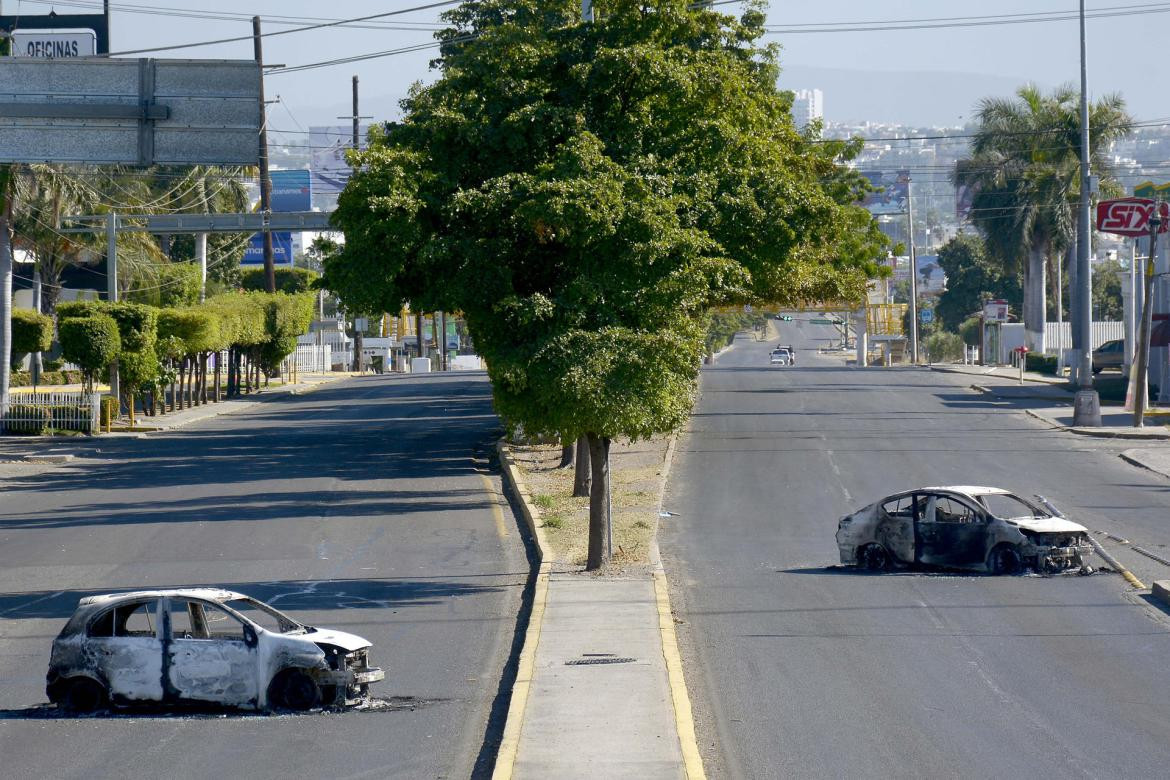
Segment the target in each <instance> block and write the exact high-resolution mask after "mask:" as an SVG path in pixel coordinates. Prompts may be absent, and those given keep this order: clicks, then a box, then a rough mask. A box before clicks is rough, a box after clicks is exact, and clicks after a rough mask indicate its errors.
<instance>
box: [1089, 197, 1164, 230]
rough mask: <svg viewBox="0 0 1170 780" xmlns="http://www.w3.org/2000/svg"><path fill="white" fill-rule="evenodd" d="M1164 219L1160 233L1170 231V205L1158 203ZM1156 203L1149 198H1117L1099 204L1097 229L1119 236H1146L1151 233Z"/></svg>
mask: <svg viewBox="0 0 1170 780" xmlns="http://www.w3.org/2000/svg"><path fill="white" fill-rule="evenodd" d="M1156 206H1157V209H1158V214H1159V215H1161V217H1162V225H1161V227H1159V228H1158V232H1159V233H1165V232H1167V231H1170V203H1157V204H1156ZM1154 208H1155V201H1152V200H1150V199H1149V198H1115V199H1113V200H1103V201H1101V202H1100V203H1098V204H1097V229H1098V230H1100V231H1101V232H1103V233H1114V234H1116V235H1119V236H1145V235H1148V234H1149V232H1150V217H1151V216H1153V214H1154Z"/></svg>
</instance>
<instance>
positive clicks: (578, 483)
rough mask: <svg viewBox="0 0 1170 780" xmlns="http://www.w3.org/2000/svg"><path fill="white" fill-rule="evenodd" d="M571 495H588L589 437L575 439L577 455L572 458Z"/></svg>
mask: <svg viewBox="0 0 1170 780" xmlns="http://www.w3.org/2000/svg"><path fill="white" fill-rule="evenodd" d="M574 460H575V461H576V462H575V464H574V465H575V466H576V468H575V470H574V473H573V497H574V498H585V497H586V496H588V495H589V485H590V482H591V475H590V473H589V439H588V438H587V437H585V436H580V437H578V439H577V457H576V458H575V459H574Z"/></svg>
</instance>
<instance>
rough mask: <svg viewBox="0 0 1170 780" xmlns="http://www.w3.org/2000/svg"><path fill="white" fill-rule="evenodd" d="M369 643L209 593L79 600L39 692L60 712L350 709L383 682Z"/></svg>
mask: <svg viewBox="0 0 1170 780" xmlns="http://www.w3.org/2000/svg"><path fill="white" fill-rule="evenodd" d="M369 648H370V643H369V642H367V641H366V640H365V639H362V638H361V637H358V636H354V635H353V634H347V633H343V632H340V631H330V630H327V629H317V628H313V627H311V626H306V625H302V624H301V623H298V622H297V621H295V620H293V619H292V618H291V617H289V616H288V615H285V614H284V613H282V612H279V611H278V610H276V609H274V608H272V607H270V606H268V605H267V604H264V603H263V602H260V601H257V600H256V599H253V598H250V597H248V596H245V595H243V594H241V593H233V592H231V591H226V590H219V589H214V588H190V589H181V590H153V591H138V592H135V593H119V594H110V595H105V596H91V597H89V598H84V599H82V600H81V602H80V603H79V604H78V607H77V610H76V612H74V613H73V616H72V617H71V618H70V619H69V621H68V622H67V623H66V624H65V628H63V629H62V630H61V633H60V635H59V636H58V637H57V639H56V640H55V641H54V642H53V650H52V655H51V657H50V659H49V674H48V682H47V687H46V690H47V692H48V696H49V700H50V701H51V702H53V703H55V704H57V705H59V706H61V707H63V708H65V709H70V710H74V711H88V710H94V709H100V708H102V707H105V706H106V705H107V704H122V705H126V704H135V703H166V704H214V705H221V706H227V707H233V708H240V709H255V710H273V709H288V710H307V709H312V708H314V707H317V706H320V705H337V706H340V705H345V704H355V703H358V702H359V701H361V700H362V699H364V698H365V697H366V696H367V695H368V691H369V685H370V683H373V682H377V681H379V680H381V679H383V678H384V677H385V674H384V672H383V671H382V670H381V669H378V668H375V667H371V666H369V664H368V662H367V654H368V651H369Z"/></svg>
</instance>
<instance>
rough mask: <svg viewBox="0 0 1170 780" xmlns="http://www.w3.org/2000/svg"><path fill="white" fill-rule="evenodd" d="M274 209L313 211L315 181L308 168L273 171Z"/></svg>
mask: <svg viewBox="0 0 1170 780" xmlns="http://www.w3.org/2000/svg"><path fill="white" fill-rule="evenodd" d="M268 179H269V180H270V181H271V182H272V211H273V212H282V211H283V212H293V211H312V209H313V181H312V177H311V176H310V173H309V171H308V170H305V169H293V170H280V171H271V172H270V173H269V174H268Z"/></svg>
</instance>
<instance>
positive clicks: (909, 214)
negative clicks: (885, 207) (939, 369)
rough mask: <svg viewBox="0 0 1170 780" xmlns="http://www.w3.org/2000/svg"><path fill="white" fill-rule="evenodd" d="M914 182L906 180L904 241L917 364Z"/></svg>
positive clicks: (913, 353) (912, 355)
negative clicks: (905, 235)
mask: <svg viewBox="0 0 1170 780" xmlns="http://www.w3.org/2000/svg"><path fill="white" fill-rule="evenodd" d="M913 188H914V182H913V181H910V180H907V182H906V225H907V230H909V231H910V235H909V236H908V238H907V240H906V243H907V245H908V246H909V247H910V362H911V363H913V364H914V365H918V260H917V258H916V257H915V256H914V198H913V196H912V194H911V191H912V190H913Z"/></svg>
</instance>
